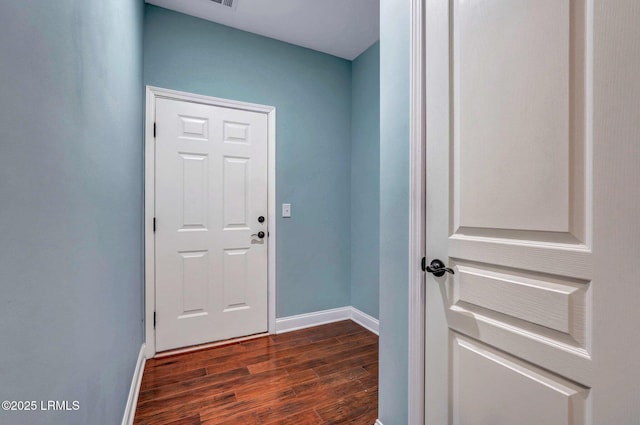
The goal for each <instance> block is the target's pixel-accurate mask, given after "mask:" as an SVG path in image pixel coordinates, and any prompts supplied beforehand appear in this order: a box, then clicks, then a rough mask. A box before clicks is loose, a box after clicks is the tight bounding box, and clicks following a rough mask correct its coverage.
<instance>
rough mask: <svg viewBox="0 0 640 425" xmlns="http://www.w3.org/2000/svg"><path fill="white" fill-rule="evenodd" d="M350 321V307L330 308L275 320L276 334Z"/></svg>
mask: <svg viewBox="0 0 640 425" xmlns="http://www.w3.org/2000/svg"><path fill="white" fill-rule="evenodd" d="M348 319H351V307H340V308H332V309H330V310H322V311H314V312H313V313H305V314H298V315H296V316H289V317H282V318H280V319H276V333H278V334H281V333H285V332H291V331H297V330H298V329H305V328H310V327H312V326H319V325H325V324H327V323H333V322H339V321H341V320H348Z"/></svg>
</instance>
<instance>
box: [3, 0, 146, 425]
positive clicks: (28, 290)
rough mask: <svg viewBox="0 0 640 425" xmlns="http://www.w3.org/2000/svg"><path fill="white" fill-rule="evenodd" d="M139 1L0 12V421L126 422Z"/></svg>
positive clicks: (137, 154) (137, 308)
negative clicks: (55, 405) (34, 406)
mask: <svg viewBox="0 0 640 425" xmlns="http://www.w3.org/2000/svg"><path fill="white" fill-rule="evenodd" d="M142 25H143V3H142V1H140V0H109V1H100V2H96V1H83V0H57V1H54V2H43V1H39V0H20V1H3V2H0V58H1V59H0V110H1V111H2V113H1V114H0V198H1V199H2V206H0V293H1V294H2V295H1V296H0V341H2V344H0V383H1V384H0V400H38V401H39V400H69V401H73V400H77V401H79V407H80V409H79V410H78V411H71V412H46V411H44V412H23V413H17V412H6V411H0V423H2V424H9V425H18V424H20V425H21V424H29V425H39V424H61V425H62V424H64V425H86V424H96V425H100V424H104V425H113V424H119V423H120V422H121V420H122V415H123V412H124V409H125V403H126V399H127V395H128V392H129V387H130V384H131V379H132V376H133V371H134V367H135V363H136V359H137V356H138V352H139V350H140V346H141V343H142V337H143V327H142V305H143V301H142V279H143V278H142V276H143V269H142V264H143V248H142V241H143V234H142V222H143V221H142V205H143V204H142V200H143V199H142V193H143V185H142V164H143V162H142V119H143V104H144V103H143V89H142V33H143V28H142Z"/></svg>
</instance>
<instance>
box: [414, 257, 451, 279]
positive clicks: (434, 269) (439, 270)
mask: <svg viewBox="0 0 640 425" xmlns="http://www.w3.org/2000/svg"><path fill="white" fill-rule="evenodd" d="M422 270H424V271H426V272H429V273H433V275H434V276H436V277H442V276H444V274H445V273H451V274H456V272H454V271H453V269H450V268H449V267H445V265H444V263H443V262H442V261H440V260H438V259H437V258H436V259H435V260H433V261H432V262H431V264H429V265H428V266H427V265H426V259H425V258H423V259H422Z"/></svg>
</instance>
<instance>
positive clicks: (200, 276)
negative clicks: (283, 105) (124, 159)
mask: <svg viewBox="0 0 640 425" xmlns="http://www.w3.org/2000/svg"><path fill="white" fill-rule="evenodd" d="M156 130H157V131H156V167H155V170H156V180H155V190H156V198H155V199H156V206H155V208H156V233H155V236H156V239H155V243H156V251H155V252H156V259H155V263H156V273H155V276H156V318H157V321H156V349H157V351H163V350H169V349H172V348H177V347H184V346H190V345H196V344H202V343H206V342H211V341H218V340H224V339H229V338H234V337H239V336H244V335H250V334H255V333H260V332H266V331H267V290H268V288H267V237H268V229H267V222H268V221H267V116H266V114H262V113H257V112H249V111H243V110H238V109H230V108H222V107H217V106H211V105H203V104H198V103H191V102H184V101H178V100H170V99H163V98H158V99H157V100H156ZM260 217H262V218H260Z"/></svg>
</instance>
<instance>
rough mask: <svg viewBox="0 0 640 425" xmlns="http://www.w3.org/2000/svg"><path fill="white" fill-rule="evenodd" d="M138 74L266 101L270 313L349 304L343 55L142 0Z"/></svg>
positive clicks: (173, 85) (167, 84) (347, 96)
mask: <svg viewBox="0 0 640 425" xmlns="http://www.w3.org/2000/svg"><path fill="white" fill-rule="evenodd" d="M144 82H145V84H148V85H153V86H159V87H164V88H170V89H175V90H182V91H187V92H192V93H199V94H204V95H209V96H215V97H221V98H227V99H234V100H240V101H246V102H253V103H261V104H266V105H272V106H275V107H276V110H277V126H276V131H277V155H276V187H277V194H276V196H277V204H276V210H277V212H278V219H277V233H278V238H277V273H278V278H277V284H278V287H277V293H278V298H277V316H278V317H284V316H290V315H294V314H300V313H307V312H311V311H317V310H324V309H328V308H334V307H341V306H345V305H349V301H350V300H349V298H350V267H349V264H350V248H349V246H350V224H351V223H350V161H351V158H350V153H351V149H350V144H351V62H350V61H347V60H342V59H339V58H336V57H334V56H329V55H325V54H322V53H318V52H315V51H312V50H308V49H304V48H302V47H297V46H293V45H290V44H286V43H282V42H279V41H276V40H273V39H269V38H265V37H260V36H257V35H253V34H249V33H246V32H243V31H238V30H235V29H232V28H229V27H225V26H222V25H218V24H215V23H212V22H208V21H204V20H201V19H197V18H193V17H190V16H186V15H183V14H180V13H176V12H172V11H169V10H166V9H162V8H158V7H155V6H150V5H147V6H146V8H145V45H144ZM283 202H287V203H291V204H292V207H291V209H292V218H288V219H283V218H281V217H280V211H281V204H282V203H283Z"/></svg>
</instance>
